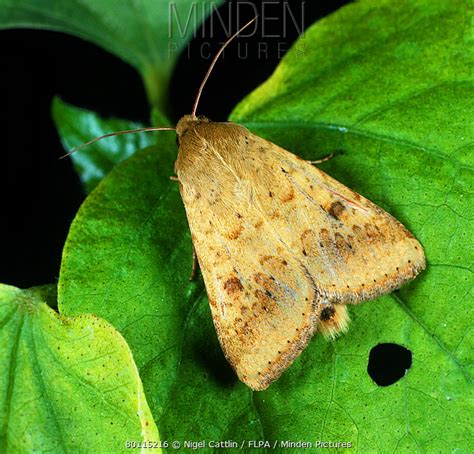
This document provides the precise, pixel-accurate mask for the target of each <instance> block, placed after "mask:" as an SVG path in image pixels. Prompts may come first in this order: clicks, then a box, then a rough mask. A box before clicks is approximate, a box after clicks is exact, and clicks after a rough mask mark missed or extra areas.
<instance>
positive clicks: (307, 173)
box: [175, 120, 424, 390]
mask: <svg viewBox="0 0 474 454" xmlns="http://www.w3.org/2000/svg"><path fill="white" fill-rule="evenodd" d="M182 121H183V120H182ZM178 126H179V124H178ZM177 129H178V137H179V154H178V159H177V161H176V165H175V168H176V173H177V176H178V180H179V184H180V192H181V196H182V199H183V202H184V206H185V209H186V214H187V218H188V222H189V226H190V229H191V233H192V239H193V245H194V247H195V250H196V253H197V256H198V260H199V264H200V268H201V271H202V273H203V277H204V281H205V285H206V290H207V293H208V297H209V303H210V306H211V310H212V316H213V320H214V325H215V327H216V330H217V334H218V337H219V340H220V343H221V345H222V348H223V351H224V354H225V356H226V358H227V359H228V361H229V362H230V364H231V365H232V366H233V368H234V369H235V371H236V373H237V375H238V376H239V378H240V380H242V381H243V382H244V383H246V384H247V385H248V386H250V387H251V388H252V389H255V390H261V389H265V388H266V387H267V386H268V385H269V384H270V383H271V382H272V381H273V380H275V379H276V378H278V377H279V376H280V375H281V373H282V372H283V371H284V370H285V369H286V368H287V367H288V366H289V365H290V364H291V362H292V361H293V360H294V359H295V358H296V357H297V356H298V355H299V353H300V352H301V351H302V350H303V348H304V347H305V346H306V345H307V343H308V341H309V339H310V338H311V336H312V335H313V333H314V332H315V330H317V329H318V326H322V325H323V324H324V323H325V322H326V321H327V320H328V319H330V318H331V316H333V315H334V313H338V314H339V316H341V313H342V312H343V314H342V315H343V316H344V314H345V310H344V311H341V308H344V306H340V305H341V304H345V303H358V302H360V301H363V300H366V299H370V298H375V297H376V296H378V295H381V294H383V293H387V292H390V291H392V290H394V289H395V288H398V287H400V286H401V285H402V284H403V283H404V282H406V281H408V280H410V279H412V278H413V277H414V276H416V274H418V272H419V271H420V270H421V269H423V267H424V254H423V250H422V247H421V246H420V244H419V243H418V241H417V240H416V239H415V238H414V237H413V235H412V234H411V233H410V232H408V231H407V230H406V229H405V227H404V226H403V225H402V224H400V223H399V222H398V221H397V220H396V219H394V218H393V217H392V216H390V215H389V214H388V213H386V212H385V211H383V210H382V209H381V208H379V207H378V206H376V205H375V204H373V203H372V202H370V201H368V200H367V199H365V198H363V197H362V196H360V195H359V194H357V193H355V192H353V191H351V190H350V189H348V188H347V187H345V186H344V185H342V184H341V183H339V182H337V181H336V180H334V179H332V178H331V177H329V176H328V175H326V174H325V173H324V172H322V171H320V170H319V169H317V168H316V167H314V166H313V165H311V164H309V163H308V162H306V161H303V160H302V159H300V158H298V157H296V156H295V155H293V154H291V153H289V152H288V151H286V150H284V149H282V148H280V147H278V146H277V145H275V144H273V143H271V142H268V141H266V140H264V139H262V138H260V137H258V136H256V135H254V134H252V133H250V132H249V131H248V130H247V129H246V128H244V127H243V126H240V125H237V124H233V123H213V122H209V121H207V120H201V121H192V122H188V123H187V124H186V125H185V127H183V125H181V128H177ZM334 307H336V308H337V309H338V310H337V311H336V310H334ZM344 309H345V308H344ZM329 321H330V320H329Z"/></svg>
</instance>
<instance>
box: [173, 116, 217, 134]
mask: <svg viewBox="0 0 474 454" xmlns="http://www.w3.org/2000/svg"><path fill="white" fill-rule="evenodd" d="M209 121H210V120H209V119H208V118H206V117H203V116H200V117H194V116H193V115H184V116H183V117H181V119H180V120H179V121H178V124H177V125H176V134H177V135H178V139H179V138H180V137H181V136H182V135H183V134H184V133H185V132H186V131H187V130H188V129H189V128H190V127H191V125H195V124H196V123H202V122H209Z"/></svg>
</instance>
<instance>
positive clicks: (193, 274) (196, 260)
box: [189, 245, 199, 281]
mask: <svg viewBox="0 0 474 454" xmlns="http://www.w3.org/2000/svg"><path fill="white" fill-rule="evenodd" d="M198 266H199V262H198V258H197V254H196V249H194V245H193V268H192V269H191V276H189V280H190V281H194V279H195V278H196V272H197V269H198Z"/></svg>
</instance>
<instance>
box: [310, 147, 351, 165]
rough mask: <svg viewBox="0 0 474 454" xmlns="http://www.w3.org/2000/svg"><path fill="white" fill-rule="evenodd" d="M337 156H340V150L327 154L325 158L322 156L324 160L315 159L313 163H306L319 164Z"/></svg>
mask: <svg viewBox="0 0 474 454" xmlns="http://www.w3.org/2000/svg"><path fill="white" fill-rule="evenodd" d="M338 154H342V150H336V151H333V152H332V153H329V154H328V155H327V156H324V158H321V159H316V160H315V161H311V160H310V161H306V162H308V163H309V164H321V163H322V162H326V161H329V160H331V159H332V158H334V156H336V155H338Z"/></svg>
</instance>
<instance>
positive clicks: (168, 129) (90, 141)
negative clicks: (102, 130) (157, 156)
mask: <svg viewBox="0 0 474 454" xmlns="http://www.w3.org/2000/svg"><path fill="white" fill-rule="evenodd" d="M148 131H176V128H155V127H153V126H152V127H148V128H138V129H127V130H125V131H117V132H110V133H108V134H104V135H103V136H100V137H96V138H95V139H92V140H89V142H86V143H83V144H82V145H79V146H78V147H76V148H73V149H72V150H71V151H69V152H68V153H66V154H65V155H63V156H61V157H60V158H59V159H63V158H66V157H67V156H69V155H71V154H73V153H74V152H76V151H78V150H81V149H82V148H84V147H87V146H88V145H91V144H93V143H95V142H98V141H99V140H102V139H106V138H107V137H113V136H120V135H122V134H134V133H136V132H148Z"/></svg>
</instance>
